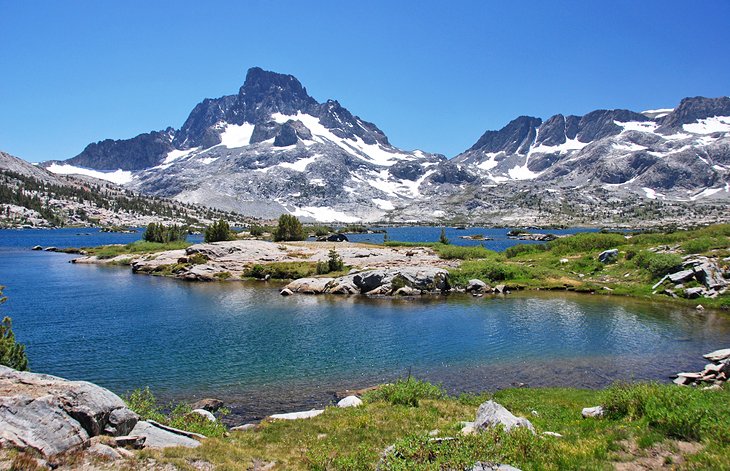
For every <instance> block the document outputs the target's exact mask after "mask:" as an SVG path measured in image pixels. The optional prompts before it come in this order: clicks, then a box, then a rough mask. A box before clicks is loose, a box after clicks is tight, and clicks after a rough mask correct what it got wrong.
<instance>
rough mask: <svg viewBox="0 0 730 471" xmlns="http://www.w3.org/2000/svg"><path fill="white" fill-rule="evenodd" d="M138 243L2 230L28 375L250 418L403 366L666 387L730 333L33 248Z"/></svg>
mask: <svg viewBox="0 0 730 471" xmlns="http://www.w3.org/2000/svg"><path fill="white" fill-rule="evenodd" d="M436 230H437V233H438V229H436ZM460 232H461V231H460ZM77 233H90V234H91V235H88V236H86V235H81V236H80V235H76V234H77ZM138 237H139V235H138V234H137V235H135V234H131V235H129V234H98V233H96V231H90V230H86V231H84V230H82V231H79V230H78V229H74V230H71V231H69V230H62V231H0V284H2V285H5V286H6V289H5V294H6V295H7V296H8V297H9V300H8V302H7V303H6V304H4V305H3V306H2V308H0V309H1V310H2V314H3V315H9V316H11V317H13V321H14V326H15V331H16V335H17V337H18V339H19V340H20V341H22V342H23V343H25V344H26V345H27V349H28V354H29V358H30V364H31V368H32V369H33V370H35V371H40V372H46V373H50V374H55V375H59V376H63V377H67V378H72V379H84V380H89V381H93V382H96V383H98V384H101V385H103V386H106V387H108V388H110V389H112V390H114V391H116V392H118V393H123V392H125V391H128V390H130V389H133V388H137V387H143V386H146V385H149V386H150V387H151V388H152V389H153V391H155V392H156V393H157V394H158V395H160V396H162V397H163V398H166V399H171V398H176V399H190V398H194V397H203V396H217V397H221V398H223V399H224V400H226V401H227V402H228V403H229V404H231V405H232V406H233V408H234V411H235V413H236V414H237V417H236V419H237V420H238V419H240V420H244V419H250V418H256V417H260V416H262V415H264V414H267V413H272V412H281V411H290V410H294V409H297V408H302V407H304V408H309V407H314V406H318V405H323V404H326V403H328V402H329V401H331V400H332V398H333V395H334V392H335V391H338V390H342V389H345V388H352V387H364V386H368V385H372V384H376V383H379V382H383V381H388V380H392V379H394V378H396V377H399V376H403V375H406V374H407V373H408V371H411V372H412V374H414V375H416V376H418V377H421V378H425V379H429V380H431V381H435V382H442V383H443V384H444V385H445V386H446V387H447V388H448V389H450V390H451V391H476V390H484V389H494V388H500V387H508V386H510V385H512V384H513V383H527V384H529V385H532V386H547V385H552V386H558V385H571V386H587V387H597V386H603V385H606V384H609V383H610V382H612V381H615V380H617V379H652V380H661V381H666V380H667V378H668V376H669V375H670V374H672V373H676V372H678V371H680V370H697V369H699V368H701V367H702V365H703V364H704V362H703V361H702V358H701V354H702V353H706V352H708V351H710V350H713V349H716V348H726V347H727V346H728V345H727V343H728V339H730V319H729V318H728V317H727V316H722V315H716V314H713V313H707V312H705V313H697V312H695V311H694V310H686V309H679V308H676V307H671V306H668V305H666V304H649V303H643V302H635V301H634V302H632V301H627V300H621V299H607V298H604V297H593V296H590V295H569V294H562V293H561V294H557V295H556V294H547V293H546V294H539V293H531V294H529V295H525V294H515V295H511V296H508V297H506V298H494V299H491V298H489V299H486V298H471V297H467V296H451V297H448V298H446V297H434V298H426V299H409V300H402V299H401V300H390V299H365V298H361V297H330V296H322V297H308V296H291V297H282V296H279V294H278V290H277V288H278V287H279V286H280V285H276V284H268V283H243V282H230V283H188V282H182V281H178V280H172V279H165V278H158V277H149V276H145V275H133V274H132V273H131V272H130V271H129V270H128V269H126V268H116V267H99V266H86V265H72V264H70V263H68V261H69V260H70V259H72V258H73V256H69V255H65V254H56V253H47V252H34V251H31V250H30V247H32V246H33V245H35V244H40V245H44V246H47V245H55V246H58V247H63V246H81V245H96V244H99V243H111V242H119V243H122V242H129V241H131V240H136V239H137V238H138ZM82 239H83V241H87V240H88V241H89V243H84V242H83V241H81V240H82Z"/></svg>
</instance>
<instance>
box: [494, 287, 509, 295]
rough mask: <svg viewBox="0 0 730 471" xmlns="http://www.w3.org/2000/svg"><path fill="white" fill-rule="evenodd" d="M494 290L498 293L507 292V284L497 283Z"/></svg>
mask: <svg viewBox="0 0 730 471" xmlns="http://www.w3.org/2000/svg"><path fill="white" fill-rule="evenodd" d="M494 292H495V293H497V294H505V293H506V292H507V287H506V286H505V285H497V286H495V287H494Z"/></svg>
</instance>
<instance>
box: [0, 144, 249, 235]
mask: <svg viewBox="0 0 730 471" xmlns="http://www.w3.org/2000/svg"><path fill="white" fill-rule="evenodd" d="M218 218H226V219H228V220H230V221H231V222H236V221H243V220H244V218H243V217H241V216H236V215H233V214H225V213H223V212H220V211H215V210H212V209H210V208H203V207H199V206H192V205H185V204H182V203H179V202H175V201H170V200H165V199H162V198H154V197H150V196H147V195H140V194H138V193H134V192H132V191H130V190H128V189H124V188H122V187H119V186H117V185H114V184H112V183H109V182H107V181H103V180H97V179H94V178H91V177H88V176H80V177H77V176H62V175H54V174H53V173H51V172H49V171H47V170H45V169H43V168H41V167H38V166H35V165H32V164H29V163H28V162H26V161H24V160H22V159H19V158H17V157H14V156H12V155H10V154H7V153H5V152H2V151H0V227H19V226H31V227H58V226H66V225H81V226H88V225H102V226H143V225H146V224H148V223H149V222H159V221H162V222H166V223H182V224H193V225H202V224H206V223H210V222H211V221H213V220H216V219H218Z"/></svg>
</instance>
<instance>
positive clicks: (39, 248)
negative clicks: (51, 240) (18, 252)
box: [32, 245, 43, 250]
mask: <svg viewBox="0 0 730 471" xmlns="http://www.w3.org/2000/svg"><path fill="white" fill-rule="evenodd" d="M32 250H43V247H41V246H40V245H34V246H33V249H32Z"/></svg>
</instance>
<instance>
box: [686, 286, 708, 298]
mask: <svg viewBox="0 0 730 471" xmlns="http://www.w3.org/2000/svg"><path fill="white" fill-rule="evenodd" d="M703 294H705V288H702V287H696V288H687V289H685V290H684V297H685V298H688V299H696V298H699V297H700V296H702V295H703Z"/></svg>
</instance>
